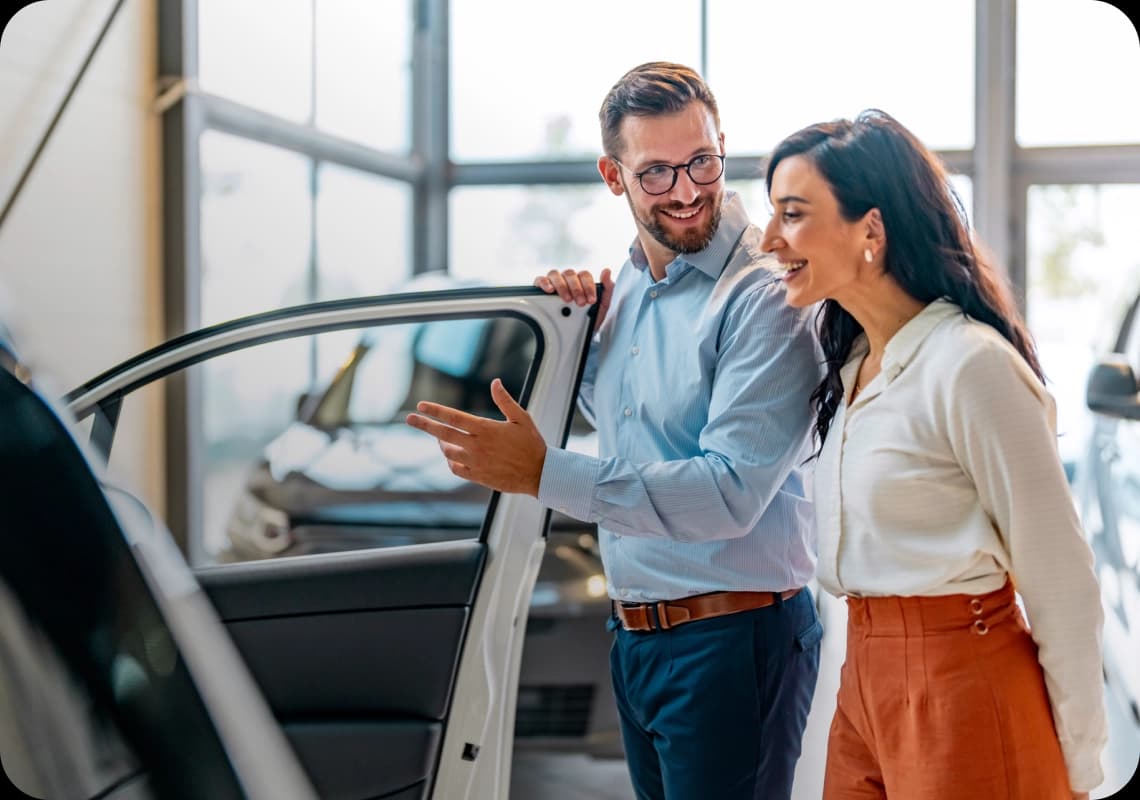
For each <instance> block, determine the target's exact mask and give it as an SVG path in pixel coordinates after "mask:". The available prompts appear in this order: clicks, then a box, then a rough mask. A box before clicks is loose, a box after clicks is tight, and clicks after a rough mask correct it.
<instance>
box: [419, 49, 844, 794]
mask: <svg viewBox="0 0 1140 800" xmlns="http://www.w3.org/2000/svg"><path fill="white" fill-rule="evenodd" d="M599 116H600V119H601V124H602V142H603V147H604V151H605V155H603V156H602V157H600V158H599V159H598V170H599V172H600V173H601V175H602V178H603V179H604V180H605V182H606V185H607V186H608V187H609V188H610V191H611V192H613V194H615V195H622V194H624V195H625V196H626V199H627V201H628V203H629V207H630V210H631V211H632V212H633V218H634V222H635V224H636V226H637V238H636V240H635V241H634V243H633V245H632V246H631V248H630V257H629V261H628V262H627V263H626V264H625V265H624V266H623V268H622V269H621V271H620V272H619V273H618V276H617V280H616V282H615V281H614V280H613V279H612V278H611V276H610V271H609V270H608V269H606V270H603V271H602V273H601V276H600V277H601V281H602V285H603V287H604V292H603V295H602V299H601V304H600V308H599V314H598V323H597V325H598V327H597V332H596V334H595V337H594V340H593V342H592V345H591V351H590V355H589V360H588V362H587V366H586V371H585V375H584V378H583V380H582V388H581V392H580V396H579V402H580V405H581V406H582V408H583V411H584V412H585V413H586V414H587V416H588V417H591V418H592V419H593V421H594V423H595V425H596V427H597V429H598V449H599V457H597V458H594V457H590V456H586V455H582V454H579V453H573V452H569V451H566V450H562V449H559V448H554V447H547V445H546V443H545V442H544V441H543V440H542V437H541V435H540V434H539V433H538V432H537V430H536V429H535V427H534V425H533V423H532V422H531V421H530V418H529V417H528V416H527V415H526V412H525V411H524V410H523V409H522V408H521V407H520V406H519V405H518V404H517V403H516V402H515V401H514V400H513V399H512V398H511V397H510V395H508V394H507V392H506V391H505V390H504V389H503V386H502V383H501V382H499V381H497V380H496V381H494V382H492V385H491V393H492V396H493V397H494V399H495V402H496V404H497V405H498V406H499V408H500V409H501V410H502V411H503V414H504V416H505V421H497V420H486V419H479V418H477V417H473V416H470V415H467V414H464V413H462V412H458V411H455V410H453V409H448V408H446V407H443V406H439V405H437V404H434V403H426V402H425V403H420V404H419V405H418V406H417V410H418V411H420V412H421V413H420V414H413V415H410V416H409V417H408V422H409V423H410V424H411V425H413V426H415V427H417V428H419V429H421V430H424V431H427V432H428V433H431V434H432V435H434V436H436V437H437V438H438V439H439V441H440V448H441V450H442V451H443V453H444V455H445V456H446V457H447V459H448V461H449V464H450V465H451V469H452V471H453V472H455V474H457V475H460V476H462V477H465V478H469V479H470V480H473V481H476V482H478V483H481V484H484V485H486V486H489V487H491V488H493V489H498V490H500V491H507V492H525V493H527V494H530V495H533V496H535V497H537V498H538V499H539V501H540V502H542V503H543V504H545V505H547V506H550V507H552V508H557V509H558V510H560V511H562V512H564V513H566V514H569V515H570V516H573V517H577V518H579V519H583V520H588V521H592V522H596V523H597V524H598V529H599V537H600V543H601V550H602V560H603V564H604V566H605V571H606V577H607V584H608V589H609V593H610V597H611V598H613V601H614V604H613V605H614V618H613V620H612V621H611V628H612V629H616V630H617V633H616V638H615V644H614V646H613V648H612V650H611V656H610V660H611V670H612V675H613V681H614V690H615V696H616V698H617V704H618V710H619V712H620V716H621V726H622V739H623V742H624V745H625V751H626V757H627V759H628V762H629V768H630V774H631V777H632V780H633V785H634V788H635V790H636V792H637V796H638V797H639V798H645V799H648V798H665V797H668V798H669V799H670V800H737V798H740V800H744V799H745V798H747V800H760V798H764V800H769V799H771V798H781V797H783V798H786V797H789V796H790V793H791V782H792V775H793V772H794V768H795V763H796V760H797V758H798V757H799V754H800V745H801V738H802V734H803V728H804V723H805V720H806V717H807V712H808V707H809V705H810V703H811V697H812V693H813V691H814V688H815V681H816V673H817V671H818V666H819V640H820V636H821V634H822V628H821V627H820V625H819V621H818V619H817V617H816V614H815V608H814V604H813V601H812V598H811V594H810V592H809V591H808V590H807V589H806V588H804V585H805V584H806V583H807V582H808V580H809V579H810V578H811V576H812V573H813V571H814V568H815V560H814V555H813V552H812V546H811V541H810V525H811V519H810V506H809V504H808V502H807V501H806V500H805V499H804V496H803V485H802V480H801V476H800V473H799V472H798V470H797V465H798V464H799V463H800V462H801V461H802V460H803V459H804V457H805V456H806V455H807V444H808V442H809V437H808V429H809V424H810V419H811V408H810V402H809V397H810V395H811V392H812V389H813V388H814V387H815V386H816V384H817V383H818V382H819V380H820V377H821V373H820V371H819V368H818V366H817V359H816V356H815V351H814V340H813V338H812V333H811V320H810V316H809V314H808V312H805V311H795V310H793V309H791V308H790V307H788V306H787V305H786V304H785V303H784V298H783V295H784V292H783V288H782V285H781V284H780V282H779V281H778V280H776V279H774V278H773V276H772V275H771V274H770V272H769V271H768V270H767V269H765V267H764V266H763V255H762V252H761V249H760V242H761V238H762V231H761V230H760V229H758V228H756V227H755V226H753V225H752V224H750V223H749V221H748V218H747V215H746V213H745V211H744V208H743V205H742V203H741V201H740V198H739V197H738V196H736V195H735V194H733V193H729V192H726V191H725V187H724V134H723V133H721V131H720V121H719V116H718V113H717V106H716V101H715V99H714V98H713V96H712V94H711V93H710V92H709V90H708V87H707V86H706V85H705V83H704V81H703V80H702V79H701V78H700V76H698V75H697V74H696V73H695V72H694V71H693V70H691V69H689V68H687V67H683V66H680V65H677V64H669V63H661V62H654V63H649V64H643V65H642V66H639V67H636V68H635V69H633V70H631V71H630V72H629V73H627V74H626V75H625V76H624V77H623V78H622V79H621V80H620V81H618V83H617V84H616V85H615V86H614V87H613V88H612V89H611V90H610V92H609V94H608V95H607V97H606V99H605V102H604V103H603V104H602V108H601V112H600V114H599ZM535 283H536V285H538V286H540V287H542V288H543V289H545V290H546V291H548V292H557V293H558V294H559V296H560V297H562V298H563V299H564V300H565V301H566V302H575V303H577V304H578V305H585V304H588V303H593V302H595V301H597V292H596V286H595V283H594V279H593V277H592V275H591V274H590V273H589V272H586V271H582V272H576V271H574V270H566V271H564V272H557V271H552V272H549V273H548V274H547V275H545V276H542V277H540V278H538V279H536V281H535Z"/></svg>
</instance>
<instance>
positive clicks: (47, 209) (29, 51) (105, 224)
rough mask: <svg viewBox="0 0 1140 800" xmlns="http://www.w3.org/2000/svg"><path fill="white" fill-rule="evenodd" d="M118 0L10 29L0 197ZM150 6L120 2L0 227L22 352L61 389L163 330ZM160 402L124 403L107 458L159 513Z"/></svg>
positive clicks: (51, 9)
mask: <svg viewBox="0 0 1140 800" xmlns="http://www.w3.org/2000/svg"><path fill="white" fill-rule="evenodd" d="M112 6H113V0H40V2H36V3H33V4H31V5H29V6H27V7H26V8H24V9H22V10H21V11H20V12H18V13H17V14H16V16H15V17H14V18H13V19H12V20H11V21H10V22H9V23H8V26H7V27H6V28H5V29H4V32H3V38H2V40H0V120H2V123H0V204H2V203H5V202H6V201H7V199H8V197H9V196H10V195H11V193H12V190H13V188H14V186H15V184H16V182H17V180H18V178H19V175H20V173H21V172H22V170H23V168H24V166H25V164H27V163H28V160H29V159H30V158H31V155H32V152H33V150H34V148H35V146H36V144H37V142H38V141H39V139H40V137H41V136H42V134H43V132H44V131H45V130H46V129H47V126H48V124H49V123H50V120H51V117H52V115H53V114H54V112H55V109H56V108H57V107H58V105H59V103H60V101H61V100H62V98H63V96H64V94H65V93H66V91H67V88H68V86H69V85H70V83H71V81H72V80H73V78H74V76H75V75H76V74H77V73H78V70H79V68H80V65H81V64H82V61H83V59H84V57H85V56H86V54H87V51H88V49H89V48H90V46H91V43H92V42H94V40H95V37H96V36H97V34H98V31H99V29H100V28H101V26H102V25H103V23H104V21H105V20H106V18H107V14H108V13H109V12H110V9H111V8H112ZM156 13H157V11H156V3H155V0H126V2H125V3H124V5H123V7H122V8H121V9H120V10H119V13H118V16H117V17H116V18H115V21H114V23H113V25H112V27H111V29H110V30H109V31H108V33H107V36H106V38H105V39H104V41H103V44H102V47H101V48H100V50H99V52H98V53H97V54H96V55H95V58H94V60H93V61H92V63H91V66H90V68H89V69H88V71H87V73H86V75H85V76H84V78H83V81H82V82H81V83H80V85H79V88H78V89H77V91H76V93H75V95H74V96H73V97H72V99H71V103H70V105H69V107H68V109H67V110H66V111H65V112H64V116H63V118H62V119H61V120H60V122H59V124H58V125H57V127H56V129H55V131H54V133H53V134H52V137H51V139H50V140H49V141H48V144H47V148H46V150H45V151H44V152H43V154H42V155H41V157H40V160H39V162H38V164H37V165H36V168H35V171H34V172H33V173H32V175H31V178H30V179H29V182H28V183H27V184H26V185H25V187H24V189H23V191H22V193H21V195H20V197H19V199H18V200H17V201H16V205H15V206H14V207H13V209H12V211H11V213H10V214H9V216H8V218H7V220H6V221H5V223H4V224H3V226H2V227H0V288H2V289H3V291H4V294H5V295H6V300H7V303H6V304H7V305H8V306H9V307H10V310H11V311H13V312H14V314H15V326H14V327H15V335H16V338H17V342H18V344H19V346H20V349H21V354H22V355H23V356H24V357H25V358H26V360H28V361H29V362H30V363H31V365H32V367H33V369H34V370H35V371H36V373H37V375H38V376H39V377H40V380H41V382H44V381H46V382H48V383H50V384H53V385H54V386H55V387H57V388H58V390H59V391H61V392H62V391H65V390H67V389H70V388H72V387H74V386H76V385H78V384H79V383H81V382H82V381H84V380H86V379H88V378H90V377H93V376H94V375H95V374H97V373H98V372H100V371H102V370H103V369H105V368H107V367H110V366H112V365H114V364H116V363H118V362H119V361H120V360H122V359H124V358H126V357H128V356H130V355H132V354H134V353H137V352H138V351H140V350H143V349H145V348H147V347H150V346H152V345H154V344H157V343H158V342H159V341H160V340H161V338H162V304H161V277H162V271H161V241H160V238H159V236H160V224H161V216H160V214H161V206H160V198H161V196H160V179H161V173H160V161H159V159H160V149H159V141H160V139H159V135H160V128H159V118H158V116H157V115H155V114H154V113H153V111H152V108H151V106H152V102H153V98H154V96H155V83H156V81H155V73H156V70H157V66H156V64H157V61H156V45H157V32H156ZM160 401H161V398H159V397H158V396H157V395H156V396H154V397H148V398H146V399H145V400H143V401H141V402H140V404H141V405H142V406H143V408H142V409H140V408H134V409H132V408H130V407H129V406H126V407H125V408H124V413H123V415H122V425H123V426H127V427H128V428H129V429H126V430H124V431H123V434H124V435H123V436H121V437H120V441H121V442H122V444H123V448H121V449H120V446H119V442H118V441H117V442H116V452H115V457H114V459H113V463H114V464H115V466H116V469H118V470H120V476H121V478H122V480H123V481H124V482H125V483H126V484H128V485H130V486H132V487H133V488H134V489H136V490H137V491H139V492H140V493H141V494H142V495H143V496H144V498H145V499H146V500H147V501H148V502H149V503H151V504H152V507H153V508H155V510H156V511H158V512H159V513H161V512H162V505H163V504H162V502H161V500H162V496H161V495H162V481H163V469H162V464H163V461H162V408H161V405H160ZM140 411H141V412H142V413H140Z"/></svg>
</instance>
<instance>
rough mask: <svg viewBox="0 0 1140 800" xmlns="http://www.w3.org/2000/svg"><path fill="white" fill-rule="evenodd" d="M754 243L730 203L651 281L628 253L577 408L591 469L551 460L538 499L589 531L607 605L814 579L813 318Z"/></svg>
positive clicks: (571, 457)
mask: <svg viewBox="0 0 1140 800" xmlns="http://www.w3.org/2000/svg"><path fill="white" fill-rule="evenodd" d="M761 238H762V232H761V231H760V229H759V228H757V227H756V226H754V225H752V224H750V222H749V220H748V216H747V214H746V212H745V210H744V206H743V203H742V202H741V201H740V198H739V196H737V195H736V194H735V193H732V192H727V193H726V195H725V200H724V205H723V212H722V217H721V222H720V226H719V228H718V230H717V233H716V234H715V236H714V237H713V240H712V241H711V242H710V243H709V245H708V247H706V248H705V249H704V250H702V251H700V252H698V253H689V254H684V255H678V256H677V258H675V259H674V260H673V262H672V263H670V264H669V265H668V267H667V268H666V271H665V272H666V275H665V279H664V280H661V281H656V282H655V281H654V280H653V277H652V275H651V273H650V271H649V269H648V263H647V261H646V259H645V254H644V251H643V250H642V249H641V246H640V244H639V243H638V242H637V241H636V240H635V242H634V245H633V246H632V247H631V248H630V258H629V260H628V261H627V262H626V263H625V264H624V265H623V267H622V269H621V270H620V271H619V273H618V276H617V279H616V281H615V286H614V296H613V301H612V302H611V304H610V308H609V312H608V314H607V317H606V319H605V321H604V322H603V324H602V326H601V328H600V329H599V330H598V331H597V333H596V334H595V336H594V340H593V342H592V345H591V348H590V355H589V359H588V361H587V364H586V369H585V373H584V376H583V379H582V387H581V391H580V395H579V404H580V406H581V407H582V410H583V411H584V412H585V414H586V416H587V417H589V418H590V419H591V420H592V421H593V422H594V424H595V426H596V427H597V429H598V457H592V456H588V455H584V454H581V453H574V452H570V451H567V450H562V449H558V448H553V447H552V448H549V449H548V450H547V454H546V461H545V464H544V466H543V471H542V479H541V482H540V485H539V493H538V499H539V500H540V501H541V502H542V503H543V504H545V505H547V506H549V507H552V508H556V509H558V510H560V511H562V512H563V513H565V514H568V515H569V516H572V517H575V518H578V519H582V520H587V521H590V522H596V523H597V525H598V533H599V542H600V545H601V551H602V561H603V564H604V566H605V571H606V580H607V585H608V589H609V593H610V596H611V597H613V598H615V599H618V600H629V601H642V602H644V601H656V600H670V599H677V598H681V597H687V596H689V595H693V594H701V593H704V592H712V591H725V590H743V591H783V590H785V589H791V588H795V587H799V586H803V585H805V584H806V583H807V582H808V581H809V580H810V579H811V577H812V575H813V574H814V571H815V542H814V534H813V532H812V519H811V506H810V503H809V502H808V501H807V500H806V499H805V498H804V489H803V480H802V475H801V473H800V471H799V468H798V465H799V464H801V463H802V462H803V461H804V459H805V458H806V457H807V455H808V454H809V452H810V449H809V444H810V438H809V436H808V430H809V426H810V424H811V421H812V419H813V413H812V410H811V407H810V403H809V398H810V395H811V392H812V390H813V389H814V388H815V386H816V385H817V384H818V383H819V381H820V379H821V377H822V371H821V367H820V364H819V360H818V356H817V352H816V349H815V340H814V338H813V335H812V331H811V323H812V320H811V316H812V312H811V311H809V310H807V309H804V310H797V309H793V308H791V307H789V306H788V305H787V304H786V303H785V302H784V287H783V284H782V283H781V282H780V281H779V280H778V279H776V278H775V277H774V276H773V275H772V274H771V273H770V272H769V271H768V270H767V269H765V268H764V267H763V266H762V265H761V262H762V261H763V260H764V254H763V252H762V250H761V248H760V243H761Z"/></svg>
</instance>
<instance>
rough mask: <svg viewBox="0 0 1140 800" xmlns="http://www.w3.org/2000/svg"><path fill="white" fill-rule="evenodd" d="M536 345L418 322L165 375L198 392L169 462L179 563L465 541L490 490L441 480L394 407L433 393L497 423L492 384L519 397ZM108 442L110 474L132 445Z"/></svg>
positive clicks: (284, 344)
mask: <svg viewBox="0 0 1140 800" xmlns="http://www.w3.org/2000/svg"><path fill="white" fill-rule="evenodd" d="M535 352H536V338H535V334H534V331H533V330H532V329H531V327H530V326H529V325H528V324H527V323H526V322H523V321H522V320H520V319H517V318H514V317H507V316H502V317H493V318H458V319H428V320H417V321H413V322H401V323H393V324H385V325H374V326H369V327H362V328H351V329H342V330H336V331H329V332H323V333H318V334H306V335H303V336H296V337H292V338H288V339H283V340H278V341H273V342H268V343H264V344H259V345H255V346H252V347H247V348H244V349H241V350H237V351H233V352H230V353H225V354H222V355H219V356H216V357H214V358H211V359H209V360H207V361H205V362H202V363H200V364H197V365H194V366H192V367H190V368H188V369H187V371H186V375H185V376H184V377H180V376H179V374H178V373H176V374H175V376H172V377H170V378H166V379H163V381H162V383H168V382H169V381H171V380H175V381H180V380H184V379H185V380H187V381H188V385H189V387H190V388H189V393H190V396H192V397H195V398H197V399H198V401H199V408H200V412H199V413H200V416H199V419H198V424H197V425H194V424H191V426H190V435H191V436H196V445H197V448H196V450H195V449H194V448H191V451H190V452H188V453H186V454H182V455H181V457H182V459H183V460H182V461H180V462H175V463H174V464H173V468H174V469H176V470H178V469H182V470H184V471H185V472H186V473H187V474H186V475H185V483H186V484H187V486H188V487H189V489H188V491H187V492H186V503H187V504H188V506H189V508H188V511H189V512H190V513H188V514H187V520H188V522H189V525H188V527H187V529H186V530H185V531H184V532H182V535H181V536H179V538H181V539H182V540H183V541H184V542H185V545H186V550H187V553H188V556H189V558H190V561H191V563H192V564H193V565H195V566H199V565H203V564H211V563H228V562H234V561H245V560H250V559H257V558H266V557H282V556H302V555H307V554H315V553H327V552H336V551H341V550H351V549H362V548H372V547H390V546H395V545H408V544H416V543H420V542H433V541H443V540H451V539H465V538H476V537H478V535H479V532H480V530H481V528H482V525H483V520H484V517H485V516H486V511H487V507H488V502H489V500H490V492H488V491H487V490H485V489H483V488H482V487H479V486H476V485H475V484H472V483H470V482H468V481H465V480H462V479H460V478H457V477H456V476H454V475H452V474H451V472H450V470H449V469H448V468H447V463H446V460H445V459H444V458H443V456H442V454H441V453H440V451H439V447H438V445H437V444H436V442H435V440H434V439H432V438H431V437H429V436H427V435H426V434H423V433H421V432H420V431H417V430H415V429H413V428H411V427H410V426H408V425H407V423H406V422H405V421H404V420H405V416H406V414H407V413H408V412H409V411H412V410H414V408H415V404H416V402H418V401H420V400H431V401H434V402H438V403H443V404H446V405H449V406H453V407H456V408H460V409H463V410H465V411H468V412H470V413H473V414H478V415H480V416H485V417H493V418H500V417H501V415H500V414H499V412H498V409H497V408H496V407H495V405H494V403H493V402H492V400H491V396H490V391H489V384H490V382H491V380H492V379H493V378H496V377H499V378H501V379H502V380H503V383H504V385H505V386H506V387H507V388H508V390H509V391H511V393H512V394H513V395H515V396H516V397H518V396H519V394H520V392H521V390H522V388H523V385H524V382H525V380H526V377H527V375H528V372H529V370H530V369H531V365H532V362H533V360H534V356H535ZM142 391H143V392H146V391H148V389H144V390H142ZM149 391H162V389H161V388H158V384H154V385H153V386H152V387H150V389H149ZM178 391H179V392H180V391H181V389H179V390H178ZM136 394H139V393H138V392H136ZM140 396H141V395H140ZM147 402H150V403H152V404H153V399H152V400H148V401H147ZM135 403H136V396H135V395H131V396H128V397H127V398H125V400H124V404H123V410H122V412H121V415H120V427H121V428H123V430H124V432H126V431H127V430H128V428H127V426H126V423H127V421H128V419H129V418H130V416H131V414H132V413H135V409H134V408H133V404H135ZM136 428H137V426H136ZM120 438H121V437H117V438H116V441H115V443H114V446H113V448H112V453H111V468H112V471H114V470H115V469H116V465H117V460H116V454H117V453H118V452H119V451H120V450H123V451H124V452H127V449H126V448H129V447H130V446H131V445H130V443H129V442H126V441H120ZM194 452H196V453H197V456H194V455H193V453H194ZM174 457H175V458H178V457H179V454H174ZM181 481H182V478H181V476H179V475H178V474H171V475H170V476H168V477H167V481H166V482H167V483H169V484H171V485H172V486H173V487H175V488H177V486H178V485H179V484H180V482H181ZM144 494H145V493H144ZM169 507H170V508H177V503H170V504H169ZM171 528H172V529H174V530H175V531H176V536H177V535H178V533H179V532H178V530H177V520H171Z"/></svg>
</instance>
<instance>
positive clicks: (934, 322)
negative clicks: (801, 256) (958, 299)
mask: <svg viewBox="0 0 1140 800" xmlns="http://www.w3.org/2000/svg"><path fill="white" fill-rule="evenodd" d="M961 313H962V309H961V307H960V306H958V304H956V303H953V302H951V301H949V300H944V299H941V298H940V299H938V300H933V301H931V302H930V303H928V304H927V305H926V306H925V307H924V308H923V309H922V311H919V312H918V313H917V314H915V315H914V316H913V317H911V318H910V319H909V320H907V322H906V324H905V325H903V326H902V327H901V328H899V329H898V331H896V332H895V335H894V336H892V337H891V338H890V341H888V342H887V346H886V347H884V348H883V362H882V365H881V367H880V370H879V372H880V373H881V375H882V377H883V378H885V379H886V382H887V383H890V382H891V381H893V380H894V379H895V378H896V377H898V375H899V373H900V372H902V371H903V368H904V367H906V365H907V364H909V363H910V362H911V360H912V359H913V358H914V355H915V353H917V352H918V348H919V347H920V346H921V345H922V343H923V342H924V341H926V337H928V336H929V335H930V333H931V332H932V331H933V330H934V329H935V328H937V327H938V325H939V323H941V322H942V321H943V320H945V319H947V318H949V317H952V316H954V315H955V314H961ZM869 350H870V346H869V345H868V342H867V334H865V333H860V334H859V336H858V338H857V339H856V340H855V341H854V342H853V343H852V345H851V354H850V355H849V356H848V357H847V363H846V364H844V365H843V367H842V368H841V369H840V370H839V377H840V380H841V381H842V382H843V386H844V390H845V391H844V393H845V394H847V393H848V390H849V388H850V386H851V384H852V383H853V382H854V381H855V375H856V374H857V373H858V371H859V365H860V364H861V363H863V357H864V356H865V355H867V352H868V351H869ZM878 382H879V381H878V378H876V379H875V380H874V381H872V382H871V384H868V385H869V386H870V385H873V384H877V383H878ZM870 396H871V394H870V393H868V392H866V390H865V391H864V393H863V394H860V395H859V397H857V398H856V402H857V403H858V402H859V401H860V400H863V399H869V398H870Z"/></svg>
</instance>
